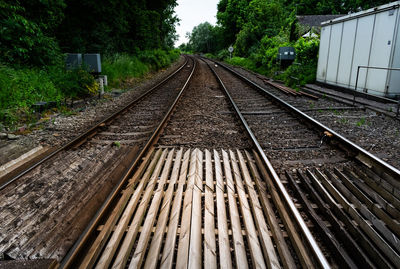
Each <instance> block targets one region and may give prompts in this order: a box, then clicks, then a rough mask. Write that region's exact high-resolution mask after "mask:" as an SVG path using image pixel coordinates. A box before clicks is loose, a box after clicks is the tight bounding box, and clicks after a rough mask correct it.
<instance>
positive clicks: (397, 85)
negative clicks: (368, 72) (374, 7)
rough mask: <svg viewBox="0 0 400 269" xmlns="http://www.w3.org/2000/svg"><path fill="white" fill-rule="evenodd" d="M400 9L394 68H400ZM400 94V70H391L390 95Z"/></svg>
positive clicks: (399, 11)
mask: <svg viewBox="0 0 400 269" xmlns="http://www.w3.org/2000/svg"><path fill="white" fill-rule="evenodd" d="M399 13H400V10H399V9H397V17H398V19H397V36H396V39H395V40H393V42H394V43H393V46H394V54H393V59H392V61H393V63H392V66H391V67H392V68H400V14H399ZM399 94H400V71H394V70H393V71H391V74H390V80H389V91H388V95H390V96H394V95H399Z"/></svg>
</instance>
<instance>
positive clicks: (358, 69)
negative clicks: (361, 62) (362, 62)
mask: <svg viewBox="0 0 400 269" xmlns="http://www.w3.org/2000/svg"><path fill="white" fill-rule="evenodd" d="M360 67H361V66H358V67H357V76H356V87H355V89H354V96H353V106H354V105H355V102H356V93H357V86H358V74H359V73H360Z"/></svg>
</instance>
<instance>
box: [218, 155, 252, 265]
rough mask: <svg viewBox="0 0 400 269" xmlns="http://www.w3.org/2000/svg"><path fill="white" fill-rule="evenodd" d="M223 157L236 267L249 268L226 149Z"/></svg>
mask: <svg viewBox="0 0 400 269" xmlns="http://www.w3.org/2000/svg"><path fill="white" fill-rule="evenodd" d="M222 158H223V162H224V171H225V179H226V184H227V190H228V203H229V213H230V219H231V226H232V235H233V247H234V249H235V260H236V267H238V268H248V264H247V256H246V249H245V245H244V240H243V235H242V231H241V230H242V229H241V224H240V217H239V211H238V207H237V202H236V198H235V185H234V181H233V178H232V170H231V166H230V163H229V157H228V154H227V153H226V151H224V150H222Z"/></svg>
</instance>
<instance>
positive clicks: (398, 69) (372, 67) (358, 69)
mask: <svg viewBox="0 0 400 269" xmlns="http://www.w3.org/2000/svg"><path fill="white" fill-rule="evenodd" d="M361 68H365V69H378V70H394V71H400V68H389V67H377V66H366V65H359V66H358V68H357V76H356V85H355V87H354V94H353V106H354V104H355V102H356V94H357V88H358V77H359V74H360V69H361ZM365 80H367V77H366V78H365ZM399 106H400V100H399V102H398V103H397V116H398V114H399Z"/></svg>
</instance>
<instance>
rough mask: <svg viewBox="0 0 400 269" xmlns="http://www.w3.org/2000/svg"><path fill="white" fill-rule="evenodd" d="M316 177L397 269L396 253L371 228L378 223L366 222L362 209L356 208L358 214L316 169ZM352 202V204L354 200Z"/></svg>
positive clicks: (399, 264) (399, 257)
mask: <svg viewBox="0 0 400 269" xmlns="http://www.w3.org/2000/svg"><path fill="white" fill-rule="evenodd" d="M316 175H317V177H318V178H319V179H320V181H321V183H322V184H323V185H324V187H325V188H326V189H327V190H328V191H329V193H330V194H331V195H332V196H333V197H335V199H336V200H337V201H338V202H339V203H340V204H341V205H342V207H343V209H344V210H345V211H346V212H347V213H348V214H349V215H350V216H351V217H352V218H353V219H354V220H355V221H356V222H357V223H358V225H359V226H360V227H361V229H362V230H363V231H364V232H365V233H366V234H367V235H368V236H369V237H370V238H371V240H373V241H374V243H375V244H377V245H378V246H379V248H380V249H381V250H382V251H384V253H385V255H387V257H388V258H389V259H390V260H391V261H392V262H393V264H395V265H396V266H397V267H400V256H399V255H398V254H397V253H396V251H394V250H393V248H392V246H391V245H390V244H389V243H388V242H386V241H385V240H384V238H382V236H381V235H380V234H379V233H377V232H376V230H375V229H374V228H373V227H372V225H374V226H375V227H379V226H377V225H378V224H379V223H378V222H375V221H374V220H375V219H372V218H370V219H369V220H370V221H371V222H372V224H371V223H369V222H367V221H366V220H365V219H364V218H363V217H362V215H361V214H362V213H363V211H361V209H362V208H358V209H359V210H360V211H361V213H359V212H358V211H357V210H356V209H355V207H354V206H353V205H352V204H350V203H349V202H348V201H347V199H346V198H345V197H344V196H343V195H342V194H341V193H340V192H339V191H338V190H337V189H336V187H335V186H334V185H333V184H332V182H331V181H329V180H328V178H327V177H326V176H325V175H324V174H323V173H322V172H320V171H319V170H318V169H317V170H316ZM352 202H354V200H353V201H352ZM393 238H394V240H397V237H395V236H394V235H393ZM397 246H398V245H397V244H395V247H397Z"/></svg>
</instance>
